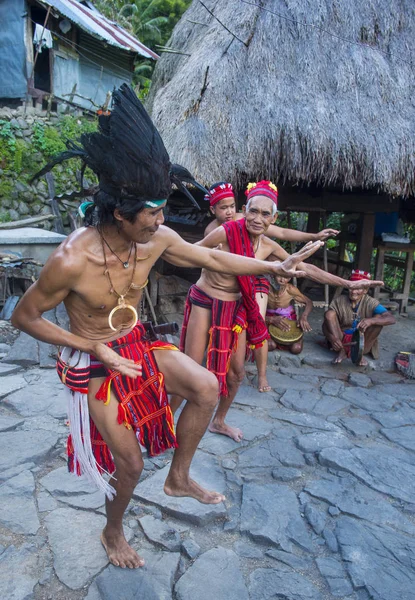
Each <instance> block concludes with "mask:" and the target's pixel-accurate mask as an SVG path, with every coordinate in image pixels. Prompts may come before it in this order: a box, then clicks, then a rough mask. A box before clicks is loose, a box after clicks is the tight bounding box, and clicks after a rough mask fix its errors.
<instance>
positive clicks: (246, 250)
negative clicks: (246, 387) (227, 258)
mask: <svg viewBox="0 0 415 600" xmlns="http://www.w3.org/2000/svg"><path fill="white" fill-rule="evenodd" d="M222 227H223V228H224V229H225V232H226V237H227V240H228V245H229V250H230V251H231V252H232V254H239V255H240V256H248V257H250V258H255V254H254V250H253V247H252V242H251V239H250V237H249V233H248V231H247V229H246V224H245V219H240V220H239V221H228V222H227V223H223V225H222ZM237 280H238V283H239V287H240V289H241V294H242V302H243V304H244V306H245V309H246V315H247V322H248V327H247V330H246V337H247V342H248V344H249V345H250V347H251V348H260V347H261V346H262V345H263V344H264V342H265V340H267V339H269V333H268V329H267V326H266V324H265V321H264V319H263V317H262V315H261V313H260V312H259V306H258V303H257V301H256V299H255V292H256V290H255V277H254V276H253V275H239V276H237Z"/></svg>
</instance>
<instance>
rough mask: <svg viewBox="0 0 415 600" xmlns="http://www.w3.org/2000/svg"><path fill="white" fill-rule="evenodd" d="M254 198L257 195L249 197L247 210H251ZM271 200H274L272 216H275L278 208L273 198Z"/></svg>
mask: <svg viewBox="0 0 415 600" xmlns="http://www.w3.org/2000/svg"><path fill="white" fill-rule="evenodd" d="M254 198H255V196H253V197H252V198H249V200H248V202H247V203H246V210H249V207H250V206H251V202H252V200H253V199H254ZM269 200H271V198H269ZM271 202H272V216H273V217H275V215H276V214H277V212H278V208H277V205H276V204H275V202H274V201H273V200H271Z"/></svg>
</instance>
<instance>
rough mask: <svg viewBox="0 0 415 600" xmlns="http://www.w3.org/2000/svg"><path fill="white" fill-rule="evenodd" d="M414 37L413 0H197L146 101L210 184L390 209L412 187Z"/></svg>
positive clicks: (319, 204) (177, 151)
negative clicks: (268, 187)
mask: <svg viewBox="0 0 415 600" xmlns="http://www.w3.org/2000/svg"><path fill="white" fill-rule="evenodd" d="M414 39H415V6H414V4H413V1H412V0H389V2H385V1H384V0H371V2H362V1H361V0H349V1H348V2H340V1H338V0H335V1H333V0H302V1H298V2H290V3H287V2H285V0H272V1H271V0H268V1H267V0H252V1H251V0H249V1H248V0H228V1H227V2H212V0H205V2H203V3H202V2H201V1H200V0H194V2H193V3H192V5H191V7H190V8H189V10H188V11H187V12H186V13H185V15H184V16H183V17H182V19H181V21H180V22H179V23H178V25H177V26H176V28H175V30H174V33H173V36H172V38H171V40H170V44H169V45H170V47H171V48H172V49H174V51H176V52H177V51H179V52H181V53H182V54H164V55H163V57H162V59H161V60H160V61H159V63H158V65H157V67H156V70H155V73H154V78H153V85H152V89H151V92H150V97H149V107H150V109H151V111H152V115H153V118H154V119H155V122H156V123H157V126H158V127H159V129H160V131H161V133H162V135H163V139H164V140H165V142H166V145H167V147H168V150H169V152H170V154H171V155H172V156H173V157H174V160H175V161H177V162H179V163H181V164H184V165H186V166H187V167H188V168H189V169H190V170H191V171H192V172H193V173H194V174H195V175H196V176H197V177H198V178H199V179H200V180H201V181H203V182H204V183H212V182H214V181H218V180H230V181H232V182H233V184H234V185H236V186H238V187H239V188H242V187H243V186H244V185H245V184H246V183H247V181H249V180H255V179H258V178H270V179H272V180H274V181H277V182H278V184H279V186H280V189H281V193H280V198H281V203H282V206H283V207H284V205H285V207H291V208H295V209H299V208H303V209H313V208H314V209H315V210H319V209H322V210H323V209H324V210H332V211H333V210H337V211H346V210H354V211H356V210H357V211H359V212H362V213H364V212H369V211H370V212H373V211H384V212H389V211H396V210H397V209H398V208H399V206H401V205H402V203H403V200H404V199H407V198H410V197H411V196H414V194H415V93H414V82H415V72H414V66H415V50H414V49H413V48H414V47H413V40H414ZM411 49H412V50H411ZM372 221H373V222H374V218H373V219H372ZM366 233H367V232H366ZM372 233H373V231H372ZM366 237H367V235H366ZM369 237H370V236H369ZM371 239H373V235H372V238H371ZM370 242H371V240H370Z"/></svg>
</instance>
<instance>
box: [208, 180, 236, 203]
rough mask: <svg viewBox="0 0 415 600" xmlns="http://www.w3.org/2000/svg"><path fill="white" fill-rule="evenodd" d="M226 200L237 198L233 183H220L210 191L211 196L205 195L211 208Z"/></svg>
mask: <svg viewBox="0 0 415 600" xmlns="http://www.w3.org/2000/svg"><path fill="white" fill-rule="evenodd" d="M224 198H235V194H234V193H233V188H232V184H231V183H218V184H217V185H215V186H213V187H211V188H210V189H209V194H206V195H205V200H207V201H209V204H210V206H214V205H215V204H216V203H217V202H219V201H220V200H223V199H224Z"/></svg>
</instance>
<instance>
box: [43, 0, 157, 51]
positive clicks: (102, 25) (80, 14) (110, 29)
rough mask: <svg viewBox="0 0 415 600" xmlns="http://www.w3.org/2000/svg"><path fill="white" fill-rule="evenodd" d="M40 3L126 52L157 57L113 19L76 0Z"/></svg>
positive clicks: (53, 0) (54, 0)
mask: <svg viewBox="0 0 415 600" xmlns="http://www.w3.org/2000/svg"><path fill="white" fill-rule="evenodd" d="M38 2H40V3H42V4H46V5H48V6H52V7H53V8H55V9H56V10H57V11H58V12H59V13H60V14H61V15H63V16H64V17H66V18H67V19H69V20H70V21H72V23H75V24H76V25H78V27H80V28H81V29H83V30H84V31H86V32H87V33H89V34H90V35H92V36H94V37H96V38H99V39H101V40H105V41H106V42H107V43H108V44H111V45H112V46H117V47H118V48H120V49H122V50H126V51H128V52H137V54H140V55H141V56H145V57H146V58H154V59H157V58H159V56H158V54H156V53H155V52H153V51H152V50H150V48H147V46H144V44H142V43H141V42H140V41H139V40H138V39H137V38H135V37H134V36H133V35H131V34H130V33H128V31H126V30H125V29H123V28H122V27H120V26H119V25H118V24H117V23H114V21H110V20H109V19H107V18H106V17H104V15H102V14H101V13H100V12H99V11H97V10H92V9H90V8H88V7H87V6H85V5H83V4H81V3H80V2H77V0H38Z"/></svg>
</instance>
